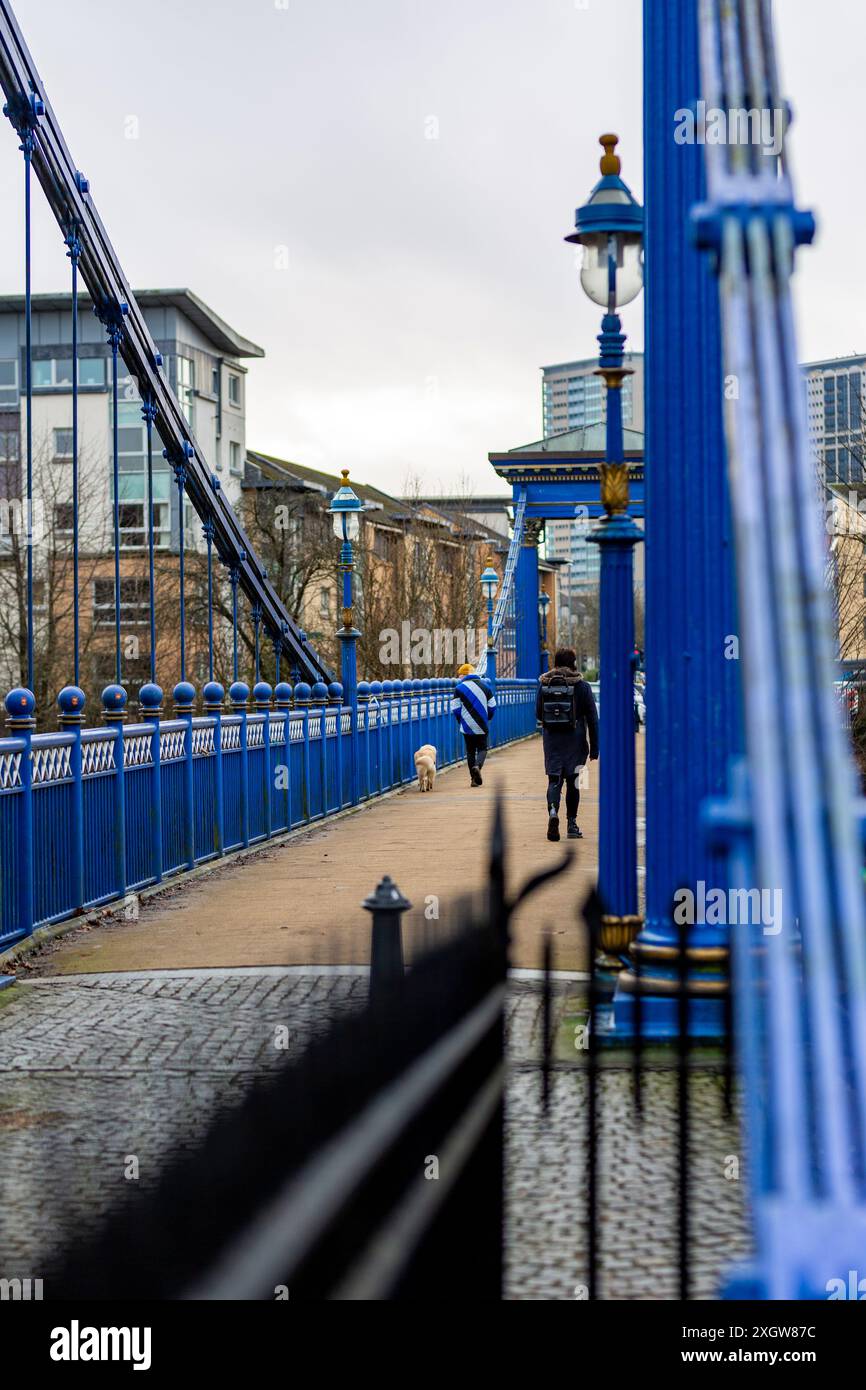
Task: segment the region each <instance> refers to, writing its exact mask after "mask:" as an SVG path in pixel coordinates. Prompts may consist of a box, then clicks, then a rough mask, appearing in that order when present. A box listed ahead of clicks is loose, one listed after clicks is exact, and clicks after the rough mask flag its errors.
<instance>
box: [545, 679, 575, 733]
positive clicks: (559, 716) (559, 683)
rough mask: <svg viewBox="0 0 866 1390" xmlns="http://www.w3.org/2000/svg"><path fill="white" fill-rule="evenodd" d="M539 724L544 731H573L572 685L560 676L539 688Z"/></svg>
mask: <svg viewBox="0 0 866 1390" xmlns="http://www.w3.org/2000/svg"><path fill="white" fill-rule="evenodd" d="M541 724H542V727H543V728H545V729H574V728H576V727H577V720H576V719H575V714H574V684H573V683H572V682H571V681H567V680H565V679H564V677H562V676H556V677H555V678H554V679H553V680H552V681H545V683H544V685H542V687H541Z"/></svg>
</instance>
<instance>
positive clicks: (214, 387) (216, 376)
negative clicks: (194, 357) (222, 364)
mask: <svg viewBox="0 0 866 1390" xmlns="http://www.w3.org/2000/svg"><path fill="white" fill-rule="evenodd" d="M210 389H211V393H212V395H214V396H218V395H219V393H220V369H219V367H218V366H217V365H214V366H213V367H211V371H210Z"/></svg>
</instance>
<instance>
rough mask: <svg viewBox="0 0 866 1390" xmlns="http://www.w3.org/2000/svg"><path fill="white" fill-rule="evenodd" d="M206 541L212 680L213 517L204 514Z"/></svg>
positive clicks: (208, 642) (209, 666)
mask: <svg viewBox="0 0 866 1390" xmlns="http://www.w3.org/2000/svg"><path fill="white" fill-rule="evenodd" d="M201 526H202V530H203V531H204V534H205V540H206V541H207V671H208V680H209V681H212V680H213V532H214V525H213V517H210V516H206V517H205V519H204V521H203V522H202V524H201Z"/></svg>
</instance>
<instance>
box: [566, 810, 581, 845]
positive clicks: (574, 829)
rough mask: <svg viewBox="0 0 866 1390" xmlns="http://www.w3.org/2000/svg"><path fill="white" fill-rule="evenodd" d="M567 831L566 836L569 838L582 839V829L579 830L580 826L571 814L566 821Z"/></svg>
mask: <svg viewBox="0 0 866 1390" xmlns="http://www.w3.org/2000/svg"><path fill="white" fill-rule="evenodd" d="M567 833H568V838H569V840H582V839H583V831H582V830H581V828H580V826H579V825H578V823H577V821H576V820H575V819H574V817H573V816H571V817H570V818H569V821H568V832H567Z"/></svg>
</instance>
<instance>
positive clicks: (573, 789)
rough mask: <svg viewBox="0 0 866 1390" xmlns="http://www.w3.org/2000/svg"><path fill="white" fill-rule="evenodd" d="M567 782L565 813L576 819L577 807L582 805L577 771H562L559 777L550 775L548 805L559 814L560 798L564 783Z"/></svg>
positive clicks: (571, 818) (548, 780) (569, 817)
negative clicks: (569, 772)
mask: <svg viewBox="0 0 866 1390" xmlns="http://www.w3.org/2000/svg"><path fill="white" fill-rule="evenodd" d="M563 782H564V783H565V814H566V815H567V817H568V819H569V820H574V818H575V816H576V815H577V808H578V806H579V805H580V791H579V789H578V785H577V773H572V774H571V775H570V776H569V775H568V773H561V774H560V775H559V776H558V777H548V779H547V805H548V808H549V809H550V810H551V811H555V812H556V813H557V815H558V814H559V800H560V797H561V796H562V784H563Z"/></svg>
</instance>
